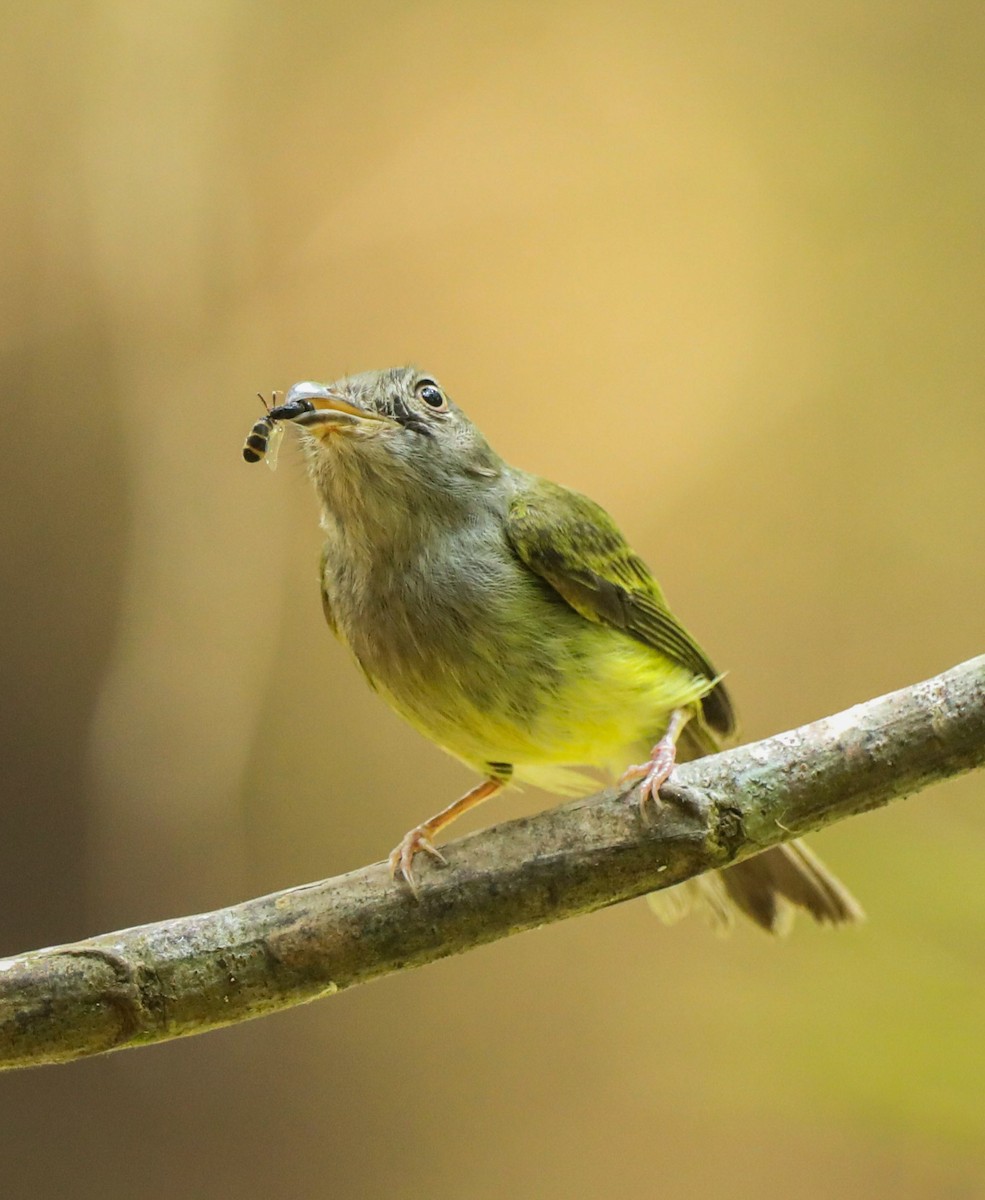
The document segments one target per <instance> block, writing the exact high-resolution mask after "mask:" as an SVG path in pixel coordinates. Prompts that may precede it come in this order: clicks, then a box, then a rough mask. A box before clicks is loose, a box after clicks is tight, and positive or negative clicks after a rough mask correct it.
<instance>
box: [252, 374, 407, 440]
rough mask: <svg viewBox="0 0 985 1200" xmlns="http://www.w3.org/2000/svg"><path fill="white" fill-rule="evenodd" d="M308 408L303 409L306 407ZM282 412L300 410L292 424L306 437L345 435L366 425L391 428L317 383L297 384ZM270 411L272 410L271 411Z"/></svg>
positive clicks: (383, 418) (380, 417) (389, 422)
mask: <svg viewBox="0 0 985 1200" xmlns="http://www.w3.org/2000/svg"><path fill="white" fill-rule="evenodd" d="M309 405H310V407H306V406H309ZM282 407H283V408H285V409H286V408H291V407H293V408H295V409H297V408H301V409H302V411H301V412H299V413H298V414H297V415H296V416H293V417H292V418H291V420H292V421H293V423H294V424H295V425H300V426H301V427H302V428H304V429H306V430H307V431H308V432H309V433H312V434H314V435H315V436H317V437H320V438H323V437H325V436H326V435H327V434H329V433H335V432H339V433H342V432H346V431H350V430H354V429H357V428H358V427H359V426H365V425H367V424H386V425H392V424H393V423H394V422H393V421H392V420H391V419H390V418H389V417H386V416H384V415H383V414H382V413H377V412H373V411H372V410H370V409H366V408H363V407H362V406H361V405H359V404H356V403H355V402H354V401H353V400H351V399H349V397H348V396H343V395H341V394H340V393H338V392H333V391H332V390H331V388H327V387H325V386H324V385H323V384H320V383H296V384H295V385H294V386H293V387H292V388H291V390H290V391H289V392H288V393H287V395H286V396H285V397H284V404H283V405H282ZM272 411H273V410H272Z"/></svg>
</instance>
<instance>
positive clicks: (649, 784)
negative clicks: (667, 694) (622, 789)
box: [619, 708, 691, 813]
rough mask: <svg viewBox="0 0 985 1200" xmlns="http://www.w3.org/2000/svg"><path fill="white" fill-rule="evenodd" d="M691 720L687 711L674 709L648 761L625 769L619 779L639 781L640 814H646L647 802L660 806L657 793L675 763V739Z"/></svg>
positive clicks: (626, 781) (623, 781)
mask: <svg viewBox="0 0 985 1200" xmlns="http://www.w3.org/2000/svg"><path fill="white" fill-rule="evenodd" d="M690 719H691V713H690V712H688V711H687V709H683V708H675V709H674V711H673V712H672V713H671V714H670V720H669V721H668V722H667V730H666V732H665V733H664V735H663V737H662V738H661V739H660V741H659V742H657V744H656V745H655V746H654V747H653V749H652V750H651V751H650V760H649V762H645V763H637V764H636V765H635V766H632V767H629V768H627V770H626V771H624V772H623V774H622V776H621V777H620V779H619V782H620V783H629V782H631V781H633V780H636V779H639V780H640V781H641V782H640V812H641V813H645V812H646V805H647V801H649V800H652V801H653V803H654V804H655V805H659V804H660V796H659V792H660V789H661V788H662V787H663V785H664V784H665V783H666V782H667V779H668V778H669V776H670V773H671V771H673V769H674V763H675V762H676V761H677V739H678V738H679V737H680V736H681V730H682V729H683V728H684V726H685V725H686V724H687V723H688V721H689V720H690Z"/></svg>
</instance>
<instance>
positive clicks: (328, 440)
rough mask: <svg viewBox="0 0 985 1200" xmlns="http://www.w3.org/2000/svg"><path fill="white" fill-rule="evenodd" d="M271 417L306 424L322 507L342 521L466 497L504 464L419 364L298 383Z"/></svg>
mask: <svg viewBox="0 0 985 1200" xmlns="http://www.w3.org/2000/svg"><path fill="white" fill-rule="evenodd" d="M281 413H283V417H281ZM270 415H271V416H272V417H278V418H279V419H286V420H289V421H291V422H292V423H293V425H294V426H295V427H296V428H297V429H299V430H300V431H301V434H302V443H303V449H304V452H305V455H306V457H307V460H308V470H309V472H310V474H311V477H312V479H313V481H314V483H315V486H316V487H317V488H318V490H319V492H320V494H321V497H322V501H323V503H324V505H325V507H326V510H328V511H329V512H331V513H333V514H334V515H335V516H336V517H338V518H340V519H342V520H344V519H345V518H346V517H347V516H350V515H353V516H354V515H356V510H363V511H365V510H367V509H371V510H372V509H379V508H381V507H382V508H383V509H386V510H387V511H389V513H390V515H391V518H392V517H394V516H395V515H396V513H397V512H398V511H410V512H414V511H419V510H434V511H436V512H437V511H440V510H441V509H442V508H443V507H444V508H447V506H449V505H451V506H457V503H458V504H464V505H467V504H468V503H470V501H471V500H472V499H473V498H474V495H475V493H476V492H481V491H483V490H485V489H488V486H489V482H490V481H491V480H494V479H496V478H498V476H499V475H500V474H501V471H502V462H501V460H500V459H499V457H498V455H496V453H495V452H494V451H493V450H491V449H490V447H489V445H488V443H487V442H486V440H485V438H484V437H483V436H482V434H481V433H480V431H479V430H478V429H477V428H476V427H475V425H473V424H472V422H471V421H470V420H469V419H468V417H467V416H466V415H465V414H464V413H463V412H462V410H461V409H460V408H458V406H457V405H455V404H454V403H453V402H452V401H451V399H449V397H448V395H447V393H446V392H445V391H444V389H443V388H442V387H441V385H440V384H439V383H438V381H437V380H436V379H435V378H434V376H433V375H429V374H427V373H426V372H424V371H420V370H418V369H417V368H415V367H395V368H391V369H389V370H385V371H366V372H364V373H363V374H360V375H349V376H347V377H346V378H344V379H340V380H338V381H337V382H336V383H330V384H320V383H311V382H306V383H296V384H295V385H294V386H293V387H292V388H291V389H290V391H289V392H288V393H287V395H286V396H285V397H284V403H283V405H281V406H279V407H278V408H276V409H272V410H271V414H270ZM456 502H457V503H456ZM380 515H381V516H382V513H380Z"/></svg>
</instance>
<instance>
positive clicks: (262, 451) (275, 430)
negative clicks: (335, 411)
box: [243, 392, 315, 467]
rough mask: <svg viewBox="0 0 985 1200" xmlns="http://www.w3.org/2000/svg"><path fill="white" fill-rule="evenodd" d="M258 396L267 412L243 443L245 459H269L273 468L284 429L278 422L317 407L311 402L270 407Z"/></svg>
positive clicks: (275, 393)
mask: <svg viewBox="0 0 985 1200" xmlns="http://www.w3.org/2000/svg"><path fill="white" fill-rule="evenodd" d="M283 394H284V393H283V392H274V393H273V394H272V395H271V397H270V398H271V400H277V399H278V397H280V396H283ZM257 395H258V396H260V403H261V404H262V405H263V407H264V408H265V409H266V410H267V411H266V412H265V413H264V414H263V416H262V417H261V418H260V420H259V421H257V423H256V424H255V425H254V426H253V428H252V429H251V430H250V432H249V434H247V437H246V441H245V442H244V443H243V457H244V458H245V459H246V461H247V462H248V463H255V462H259V461H260V460H261V459H262V458H267V461H268V463H269V464H270V466H271V467H273V466H275V464H276V461H277V445H278V443H279V441H280V435H281V434H282V433H283V429H284V427H283V425H278V423H277V422H278V421H289V420H291V419H293V418H294V417H297V416H300V414H301V413H303V412H311V410H312V409H313V408H314V407H315V406H314V405H313V404H312V403H311V401H310V400H290V401H288V403H287V404H274V405H273V406H270V405H268V404H267V401H266V400H264V398H263V396H262V395H260V393H259V392H257Z"/></svg>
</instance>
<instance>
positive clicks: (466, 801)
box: [388, 778, 506, 896]
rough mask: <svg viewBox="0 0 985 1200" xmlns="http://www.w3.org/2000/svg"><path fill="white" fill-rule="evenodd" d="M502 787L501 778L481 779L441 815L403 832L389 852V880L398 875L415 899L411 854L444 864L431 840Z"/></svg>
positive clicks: (415, 885)
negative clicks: (424, 856)
mask: <svg viewBox="0 0 985 1200" xmlns="http://www.w3.org/2000/svg"><path fill="white" fill-rule="evenodd" d="M505 786H506V781H505V780H503V779H494V778H493V779H484V780H483V781H482V783H477V784H476V785H475V787H474V788H472V789H471V790H470V791H468V792H466V793H465V795H464V796H460V797H459V798H458V799H457V800H456V801H455V803H454V804H449V805H448V807H447V808H443V809H442V810H441V812H439V813H436V814H435V815H434V816H433V817H431V818H430V820H427V821H424V822H422V824H420V825H415V826H414V828H413V829H411V830H409V831H408V832H407V833H405V834H404V836H403V838H401V841H400V845H399V846H395V847H394V849H393V850H392V851H391V853H390V858H389V860H388V861H389V864H390V874H391V875H392V876H393V878H396V877H397V873H398V872H399V873H400V874H401V875H402V876H403V877H404V879H405V881H406V882H407V884H408V885H409V887H410V890H411V891H412V892H413V893H414V895H415V896H416V895H417V883H416V882H415V880H414V872H413V871H412V870H411V866H412V864H413V862H414V855H415V854H417V853H418V852H419V851H421V850H423V851H424V852H425V853H426V854H430V855H431V857H432V858H434V859H437V861H438V862H440V863H443V862H447V859H446V858H445V856H444V855H443V854H442V853H441V851H440V850H439V849H438V848H437V847H436V846H435V845H434V843H433V842H432V841H431V838H432V837H434V835H435V834H436V833H438V832H439V830H442V829H444V827H445V826H446V825H450V824H451V822H452V821H454V820H455V818H456V817H460V816H461V815H462V813H466V812H468V811H469V809H470V808H475V806H476V805H477V804H481V803H482V801H483V800H488V799H489V797H490V796H495V794H496V793H497V792H498V791H500V789H501V788H503V787H505Z"/></svg>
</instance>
